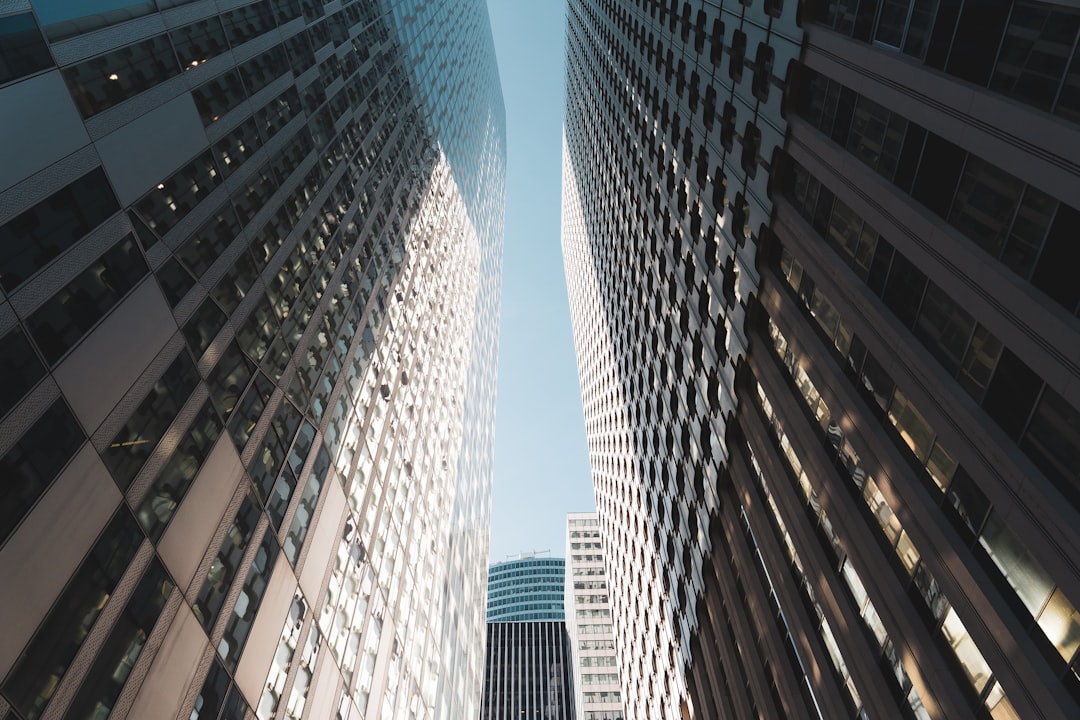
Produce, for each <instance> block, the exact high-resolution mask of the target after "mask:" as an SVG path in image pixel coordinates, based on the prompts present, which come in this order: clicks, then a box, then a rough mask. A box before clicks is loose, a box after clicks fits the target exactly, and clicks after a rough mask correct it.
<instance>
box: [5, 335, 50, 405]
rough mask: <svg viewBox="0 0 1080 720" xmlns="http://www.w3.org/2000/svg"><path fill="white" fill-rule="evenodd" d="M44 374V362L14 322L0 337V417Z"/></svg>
mask: <svg viewBox="0 0 1080 720" xmlns="http://www.w3.org/2000/svg"><path fill="white" fill-rule="evenodd" d="M44 376H45V366H44V365H42V364H41V360H39V359H38V356H37V355H36V354H35V353H34V348H33V347H31V346H30V343H29V342H28V341H27V339H26V334H25V333H24V332H23V331H22V328H21V327H19V326H15V327H14V328H13V329H12V330H11V331H10V332H8V334H7V335H4V336H3V337H2V338H0V377H3V378H4V382H2V383H0V417H3V416H4V415H6V414H7V412H8V410H10V409H11V408H13V407H15V404H16V403H18V402H19V401H20V400H22V398H23V396H24V395H26V393H27V392H29V390H30V388H32V387H34V386H35V385H37V383H38V381H39V380H41V378H43V377H44Z"/></svg>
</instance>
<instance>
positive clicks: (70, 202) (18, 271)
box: [0, 168, 120, 292]
mask: <svg viewBox="0 0 1080 720" xmlns="http://www.w3.org/2000/svg"><path fill="white" fill-rule="evenodd" d="M119 209H120V203H119V202H117V200H116V196H115V195H113V192H112V188H111V187H110V186H109V181H108V179H107V178H106V177H105V173H104V172H103V171H102V170H101V168H98V169H96V170H92V171H91V172H89V173H87V174H86V175H83V176H82V177H81V178H79V179H78V180H76V181H75V182H73V183H71V184H70V185H68V186H67V187H65V188H63V189H62V190H58V191H56V192H55V193H53V194H52V195H50V196H49V197H47V198H46V199H44V200H42V201H41V202H39V203H38V204H37V205H35V206H34V207H32V208H30V209H29V210H25V211H24V212H23V213H22V214H21V215H18V216H16V217H15V218H13V219H11V220H9V221H8V222H7V224H5V225H4V226H3V227H0V285H3V288H4V289H5V290H7V291H8V292H10V291H12V290H14V289H15V288H17V287H18V286H19V285H20V284H21V283H22V282H23V281H25V280H27V279H28V278H29V277H30V276H31V275H33V274H34V273H35V272H37V271H38V270H40V269H41V268H43V267H45V266H46V265H47V264H49V262H50V261H51V260H52V259H53V258H54V257H56V256H57V255H59V254H60V253H62V252H63V251H64V250H67V249H68V248H69V247H71V246H72V245H74V244H75V243H76V242H78V241H79V240H80V239H82V237H83V236H84V235H86V234H87V233H89V232H90V231H91V230H93V229H94V228H96V227H97V226H98V225H100V224H101V223H103V222H105V220H106V219H108V218H109V217H110V216H111V215H112V214H113V213H115V212H116V211H117V210H119Z"/></svg>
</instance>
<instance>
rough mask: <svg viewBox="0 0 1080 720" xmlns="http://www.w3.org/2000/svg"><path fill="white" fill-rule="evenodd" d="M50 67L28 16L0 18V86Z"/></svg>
mask: <svg viewBox="0 0 1080 720" xmlns="http://www.w3.org/2000/svg"><path fill="white" fill-rule="evenodd" d="M52 65H53V61H52V55H50V54H49V48H48V47H47V46H46V45H45V41H44V40H42V39H41V31H40V30H38V26H37V23H35V22H34V16H33V15H31V14H30V13H21V14H19V15H8V16H7V17H3V18H0V85H2V84H4V83H6V82H9V81H11V80H15V79H17V78H21V77H23V76H24V75H29V74H31V73H36V72H38V71H39V70H44V69H46V68H50V67H52Z"/></svg>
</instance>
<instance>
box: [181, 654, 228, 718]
mask: <svg viewBox="0 0 1080 720" xmlns="http://www.w3.org/2000/svg"><path fill="white" fill-rule="evenodd" d="M229 683H230V678H229V674H228V673H227V672H225V668H223V667H222V666H221V661H220V660H218V659H217V658H216V657H215V658H214V659H213V662H212V663H211V665H210V671H209V672H208V673H207V674H206V680H204V681H203V686H202V690H200V691H199V696H198V697H197V698H195V707H193V708H192V710H191V717H190V719H189V720H218V714H219V712H220V711H221V706H222V705H223V704H224V703H225V696H226V694H227V693H228V692H229Z"/></svg>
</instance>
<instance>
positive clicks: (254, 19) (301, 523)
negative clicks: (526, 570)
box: [0, 0, 505, 720]
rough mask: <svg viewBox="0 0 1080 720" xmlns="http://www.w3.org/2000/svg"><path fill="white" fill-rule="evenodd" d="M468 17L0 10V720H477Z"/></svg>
mask: <svg viewBox="0 0 1080 720" xmlns="http://www.w3.org/2000/svg"><path fill="white" fill-rule="evenodd" d="M503 122H504V121H503V108H502V99H501V94H500V89H499V81H498V71H497V68H496V66H495V62H494V53H493V46H492V41H491V36H490V28H489V24H488V19H487V14H486V9H485V7H484V5H483V3H481V2H479V0H455V1H453V2H445V1H442V2H422V1H421V0H401V1H399V2H390V1H389V0H386V1H383V0H378V1H374V0H372V1H369V0H358V1H349V0H333V1H330V2H324V1H323V0H302V1H301V0H258V1H257V2H247V1H246V0H197V1H194V2H184V1H183V0H155V1H154V2H151V1H150V0H112V1H109V2H106V1H104V0H96V1H94V2H78V3H74V2H66V1H63V2H62V1H61V0H33V1H32V2H28V1H27V0H15V1H14V2H6V3H2V4H0V128H2V129H3V150H2V154H3V158H2V160H0V288H2V291H0V363H2V367H3V371H4V372H3V376H4V377H3V381H2V390H0V479H2V482H0V573H2V577H3V578H4V581H3V583H0V617H2V618H3V622H2V623H0V679H2V681H0V717H4V718H9V719H11V720H32V719H36V718H41V717H72V718H76V717H77V718H85V717H95V718H97V717H106V716H109V717H113V718H123V717H130V718H174V717H177V718H178V717H183V718H191V719H192V720H194V719H195V718H200V719H210V718H214V719H216V718H230V719H235V720H239V719H240V718H250V717H258V718H263V719H265V718H271V717H277V718H282V717H287V718H300V717H311V718H335V717H336V718H340V719H341V720H345V719H346V718H356V717H375V716H379V717H395V718H398V717H401V718H404V717H416V718H456V717H475V716H476V715H477V713H478V712H479V696H480V687H481V684H482V679H481V678H482V662H483V658H482V653H481V651H480V648H481V647H482V644H483V642H484V615H483V613H484V605H483V592H484V580H485V577H486V567H485V566H484V564H483V561H482V558H484V557H486V555H487V525H488V522H487V517H488V512H489V505H490V502H489V494H490V493H489V490H490V472H491V453H492V446H491V437H492V422H493V413H494V402H493V400H494V382H495V376H494V371H495V356H494V352H495V350H494V348H495V347H496V346H497V343H496V338H495V334H496V332H497V327H498V322H497V320H498V301H499V274H500V264H501V248H502V210H503V175H504V165H505V141H504V127H503Z"/></svg>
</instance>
